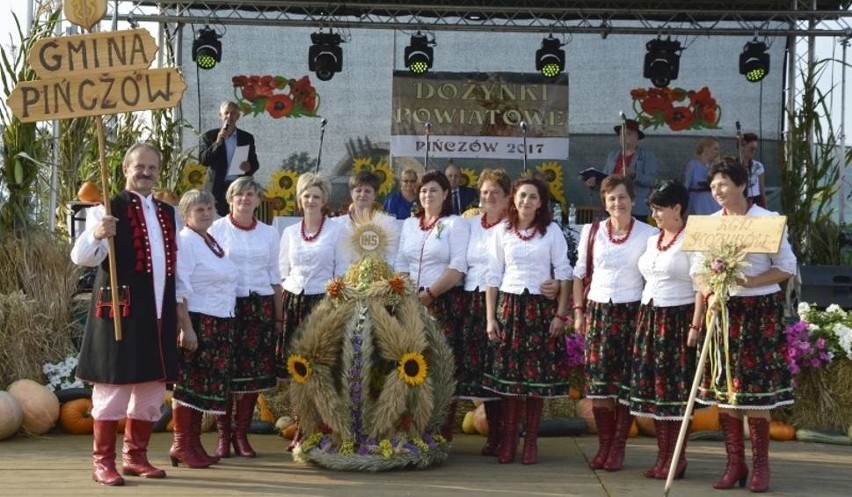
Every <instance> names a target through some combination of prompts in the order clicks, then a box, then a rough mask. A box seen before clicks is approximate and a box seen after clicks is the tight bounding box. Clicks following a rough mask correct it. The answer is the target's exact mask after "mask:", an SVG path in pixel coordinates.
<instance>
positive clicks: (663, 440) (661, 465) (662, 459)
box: [642, 419, 669, 479]
mask: <svg viewBox="0 0 852 497" xmlns="http://www.w3.org/2000/svg"><path fill="white" fill-rule="evenodd" d="M668 428H669V425H668V423H667V422H665V421H661V420H659V419H655V420H654V431H655V432H657V460H656V461H654V466H653V467H651V468H648V469H646V470H645V471H644V472H643V473H642V474H643V475H645V478H658V479H659V478H660V475H661V474H663V473H664V472H665V471H666V450H667V448H668V444H669V432H668Z"/></svg>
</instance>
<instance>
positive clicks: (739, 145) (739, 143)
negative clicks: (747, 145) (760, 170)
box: [734, 121, 751, 180]
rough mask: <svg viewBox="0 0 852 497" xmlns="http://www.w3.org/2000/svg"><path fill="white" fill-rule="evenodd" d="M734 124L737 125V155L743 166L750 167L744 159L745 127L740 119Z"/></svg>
mask: <svg viewBox="0 0 852 497" xmlns="http://www.w3.org/2000/svg"><path fill="white" fill-rule="evenodd" d="M734 124H735V126H736V127H737V157H738V158H739V159H740V165H741V166H743V167H748V166H746V165H745V163H744V162H745V161H744V160H743V128H742V126H740V122H739V121H737V122H736V123H734ZM749 180H751V178H749Z"/></svg>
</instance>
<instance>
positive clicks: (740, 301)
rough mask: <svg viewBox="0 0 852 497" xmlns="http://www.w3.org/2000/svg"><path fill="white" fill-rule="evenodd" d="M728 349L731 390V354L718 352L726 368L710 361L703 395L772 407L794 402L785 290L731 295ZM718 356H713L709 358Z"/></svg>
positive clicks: (730, 404)
mask: <svg viewBox="0 0 852 497" xmlns="http://www.w3.org/2000/svg"><path fill="white" fill-rule="evenodd" d="M728 312H729V315H730V328H729V330H728V347H729V349H728V353H729V357H730V365H731V390H732V391H731V393H728V391H727V388H726V384H727V380H726V376H727V375H726V372H725V358H724V356H721V357H719V358H717V360H718V363H719V372H720V374H719V375H718V376H717V377H716V378H713V377H712V374H711V371H710V367H709V366H708V367H707V368H705V370H704V381H703V382H702V384H701V386H700V387H699V389H698V401H699V402H701V403H703V404H718V405H719V407H724V408H728V409H772V408H774V407H778V406H782V405H788V404H792V403H793V375H792V373H791V372H790V366H789V364H788V363H787V339H786V336H785V334H784V297H783V295H782V294H781V292H776V293H774V294H770V295H762V296H758V297H731V299H730V300H729V301H728ZM711 359H712V358H708V363H709V362H710V360H711Z"/></svg>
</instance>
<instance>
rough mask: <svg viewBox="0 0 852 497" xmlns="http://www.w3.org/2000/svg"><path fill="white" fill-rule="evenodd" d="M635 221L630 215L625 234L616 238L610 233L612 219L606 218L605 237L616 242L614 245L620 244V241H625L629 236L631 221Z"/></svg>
mask: <svg viewBox="0 0 852 497" xmlns="http://www.w3.org/2000/svg"><path fill="white" fill-rule="evenodd" d="M635 221H636V220H635V219H633V218H632V217H631V218H630V226H628V227H627V234H626V235H624V238H616V237H615V235H613V233H612V219H607V220H606V236H607V238H609V241H610V242H612V243H614V244H616V245H621V244H622V243H624V242H626V241H627V239H628V238H630V233H632V232H633V223H634V222H635Z"/></svg>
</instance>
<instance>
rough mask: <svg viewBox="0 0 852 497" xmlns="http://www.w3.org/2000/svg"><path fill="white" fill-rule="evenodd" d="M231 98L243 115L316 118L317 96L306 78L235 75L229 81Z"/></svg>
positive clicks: (277, 117) (275, 117)
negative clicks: (232, 93)
mask: <svg viewBox="0 0 852 497" xmlns="http://www.w3.org/2000/svg"><path fill="white" fill-rule="evenodd" d="M231 83H232V84H233V86H234V98H235V99H236V101H237V104H238V105H239V106H240V111H241V112H242V113H243V114H246V115H250V116H257V115H258V114H263V113H266V114H269V116H270V117H272V118H273V119H281V118H284V117H319V116H318V115H317V110H318V109H319V102H320V98H319V93H317V90H316V88H314V85H313V84H312V83H311V79H310V77H308V76H307V75H305V76H302V77H301V78H299V79H291V78H285V77H284V76H271V75H264V76H259V75H250V76H246V75H238V76H234V77H233V78H231Z"/></svg>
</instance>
